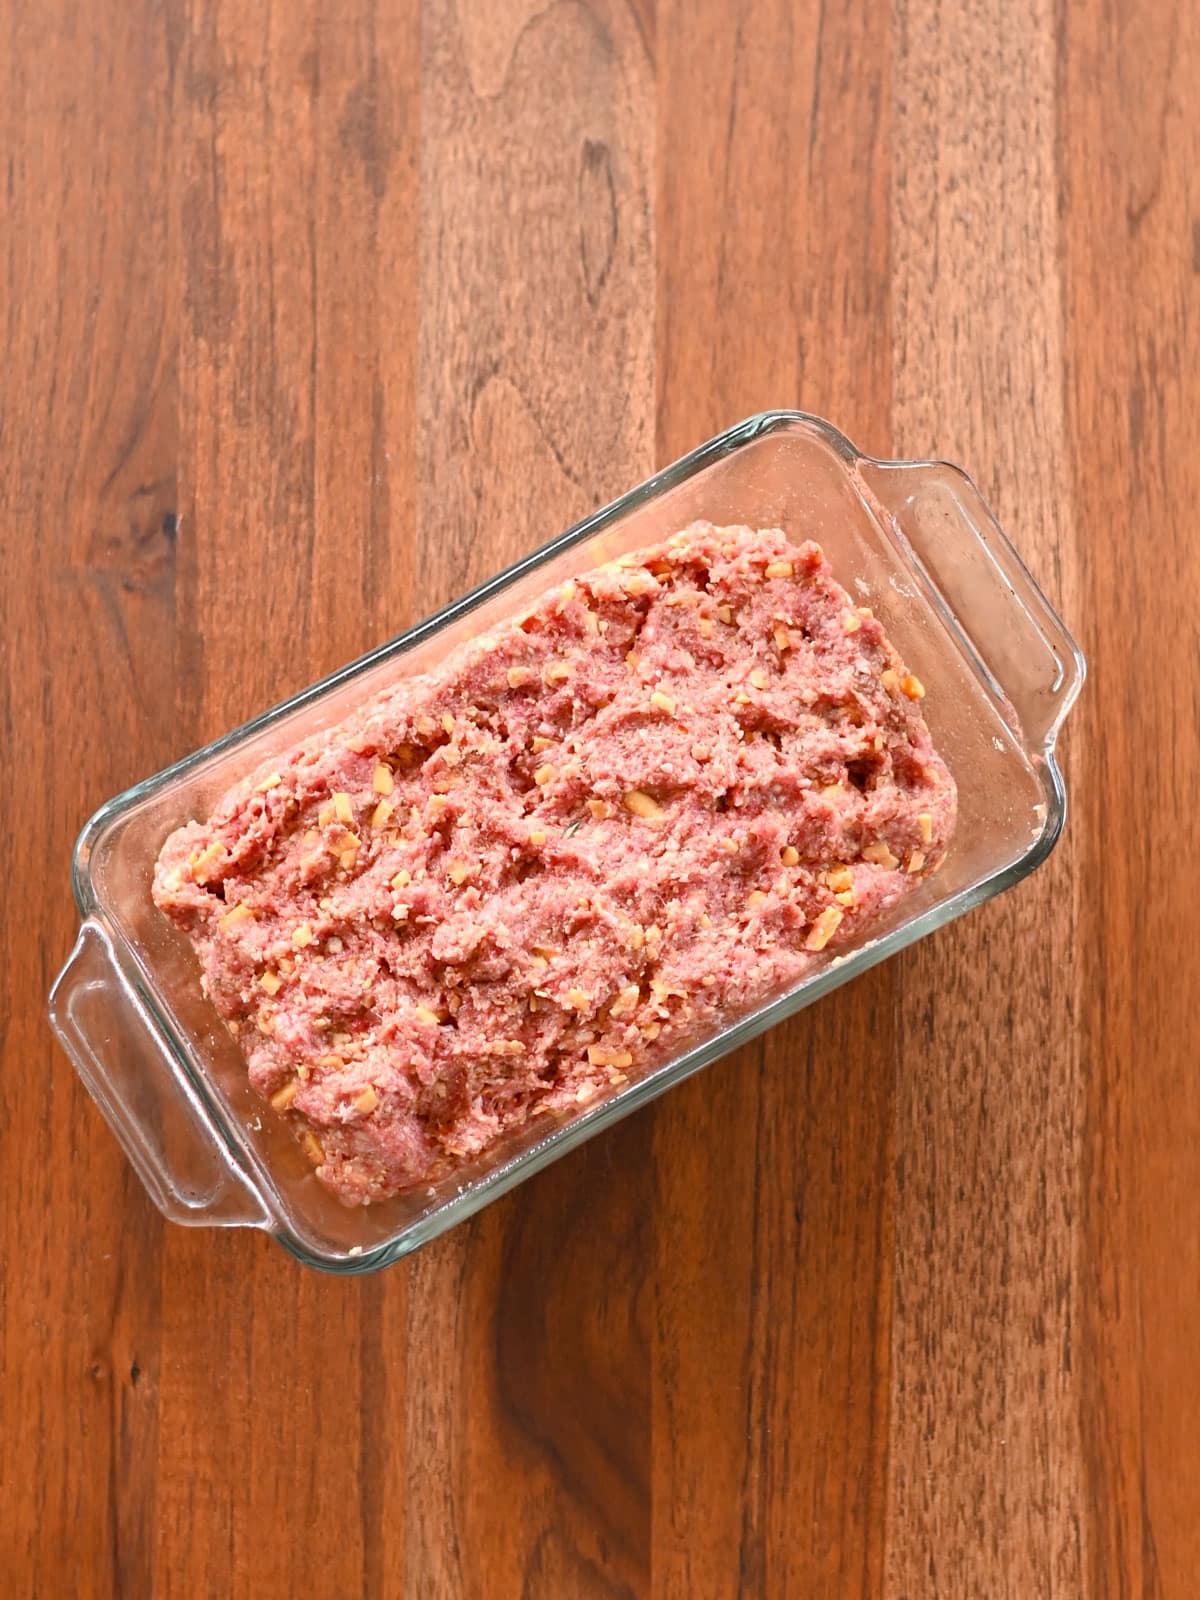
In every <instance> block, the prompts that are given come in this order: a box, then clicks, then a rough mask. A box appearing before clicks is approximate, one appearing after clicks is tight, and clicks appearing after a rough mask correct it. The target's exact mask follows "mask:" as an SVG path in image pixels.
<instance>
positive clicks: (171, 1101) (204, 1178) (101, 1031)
mask: <svg viewBox="0 0 1200 1600" xmlns="http://www.w3.org/2000/svg"><path fill="white" fill-rule="evenodd" d="M50 1021H51V1025H52V1026H53V1028H54V1031H55V1033H56V1034H57V1035H58V1037H59V1039H60V1040H61V1041H62V1043H63V1045H64V1046H65V1048H66V1051H67V1054H68V1055H69V1056H70V1057H71V1060H72V1062H73V1063H74V1065H75V1069H76V1071H77V1072H78V1073H79V1076H80V1077H81V1078H82V1079H83V1082H84V1085H85V1087H86V1088H87V1090H88V1093H89V1094H90V1095H91V1096H92V1099H93V1100H95V1102H96V1104H97V1105H98V1106H99V1107H100V1110H101V1111H102V1112H103V1114H104V1117H105V1120H106V1121H107V1122H108V1125H109V1127H110V1128H111V1129H112V1131H113V1132H114V1133H115V1134H116V1136H117V1139H118V1141H119V1143H120V1145H121V1148H122V1149H123V1150H124V1151H125V1154H126V1155H127V1156H128V1157H129V1160H130V1162H131V1163H132V1164H133V1167H134V1169H135V1170H136V1172H137V1175H138V1177H139V1178H140V1179H141V1181H142V1183H143V1184H144V1186H145V1188H146V1192H147V1193H148V1194H149V1196H150V1198H151V1199H152V1200H153V1201H154V1203H155V1205H156V1206H157V1207H158V1209H159V1210H160V1211H161V1212H162V1214H163V1216H164V1217H167V1218H168V1219H169V1220H170V1221H172V1222H181V1223H185V1224H189V1225H191V1226H193V1227H212V1226H218V1227H219V1226H236V1225H243V1226H257V1227H262V1226H264V1225H265V1224H266V1223H267V1221H268V1218H267V1213H266V1211H265V1209H264V1207H263V1205H262V1202H261V1201H260V1200H259V1198H258V1197H257V1196H256V1195H255V1193H254V1192H253V1190H252V1189H251V1188H250V1186H249V1184H248V1183H247V1181H246V1179H245V1177H244V1176H243V1175H242V1172H241V1169H240V1167H239V1166H238V1165H237V1164H236V1162H235V1161H234V1158H233V1156H232V1154H231V1153H230V1151H229V1150H228V1147H227V1146H226V1145H225V1143H224V1141H223V1139H222V1138H221V1135H220V1133H219V1132H218V1131H217V1128H216V1126H215V1124H214V1123H213V1120H212V1117H211V1116H210V1114H209V1112H208V1109H207V1107H206V1106H205V1105H204V1103H203V1101H202V1100H201V1099H200V1096H199V1095H198V1094H197V1092H196V1089H195V1086H194V1084H193V1083H192V1082H191V1080H190V1079H189V1078H188V1076H187V1074H186V1072H185V1071H184V1070H183V1068H182V1066H181V1065H180V1063H179V1062H178V1061H177V1060H176V1058H175V1055H174V1052H173V1051H172V1050H171V1048H170V1046H169V1044H168V1043H167V1041H166V1039H164V1038H163V1036H162V1033H161V1031H160V1029H159V1027H158V1025H157V1023H156V1022H155V1020H154V1018H153V1017H152V1016H151V1014H150V1012H149V1011H148V1009H147V1007H146V1005H145V1003H144V1001H143V1000H142V999H141V997H140V996H139V995H138V993H137V992H136V990H135V989H134V987H133V985H132V984H131V983H130V982H129V979H128V977H127V976H126V974H125V973H124V971H123V970H122V968H121V964H120V962H119V961H118V960H117V958H116V955H115V953H114V951H113V947H112V941H111V940H110V938H109V935H108V932H107V931H106V929H105V928H104V927H103V925H102V924H101V923H100V922H98V921H96V920H95V919H94V918H89V919H88V920H87V921H86V922H85V923H84V924H83V927H82V928H81V929H80V933H79V938H78V939H77V940H76V943H75V948H74V950H72V952H71V954H70V957H69V958H68V960H67V964H66V966H64V968H63V970H62V972H61V973H59V975H58V978H57V979H56V981H55V984H54V987H53V989H52V990H51V991H50Z"/></svg>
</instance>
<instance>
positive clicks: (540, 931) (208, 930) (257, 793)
mask: <svg viewBox="0 0 1200 1600" xmlns="http://www.w3.org/2000/svg"><path fill="white" fill-rule="evenodd" d="M398 672H403V664H402V663H401V665H400V667H399V669H398ZM923 695H924V688H923V686H922V685H921V684H920V683H919V682H918V681H917V680H916V679H915V678H914V677H912V676H911V674H909V673H908V672H907V671H906V669H905V667H904V665H903V664H902V663H901V662H900V660H899V659H898V657H897V656H896V653H895V651H894V650H893V649H892V648H891V646H890V644H889V643H888V641H887V639H886V638H885V636H884V633H883V630H882V628H881V627H880V624H879V623H878V622H877V621H876V619H875V618H874V617H873V616H872V615H871V614H870V612H869V611H867V610H866V609H865V608H858V607H856V606H855V605H854V604H853V602H852V601H851V599H850V597H849V596H848V595H847V593H846V592H845V590H844V589H842V588H841V587H840V586H839V585H838V583H837V582H836V581H835V579H834V576H833V574H832V572H831V570H830V568H829V565H828V563H827V562H826V560H825V558H824V556H823V554H822V552H821V550H820V549H819V547H818V546H817V545H815V544H812V543H802V544H798V545H793V544H791V543H789V542H788V540H787V539H786V538H785V536H784V535H783V534H782V533H781V532H779V531H777V530H759V531H755V530H753V529H750V528H746V527H714V526H712V524H710V523H706V522H698V523H694V524H693V525H692V526H690V527H688V528H686V529H685V530H684V531H683V532H681V533H679V534H677V535H675V537H674V538H672V539H670V540H667V541H666V542H664V543H662V544H659V545H656V546H654V547H653V548H650V549H645V550H641V551H638V552H637V553H636V554H634V555H630V556H625V557H622V558H621V560H619V561H617V562H615V563H610V564H609V565H607V566H605V567H602V568H600V569H598V570H595V571H592V572H587V573H584V574H581V575H580V576H578V577H577V578H575V579H574V580H573V581H572V582H568V583H565V584H563V585H562V586H561V587H559V588H556V589H554V590H553V591H552V592H550V593H548V594H545V595H543V596H542V597H541V598H540V599H539V600H537V601H536V602H534V603H532V604H531V605H527V606H526V607H525V608H524V609H522V610H521V611H519V612H518V613H517V614H516V615H514V617H513V618H512V620H511V621H509V622H506V623H504V624H502V625H500V626H498V627H496V628H493V629H492V630H491V631H490V632H488V633H487V634H485V635H482V636H481V637H479V638H477V639H474V640H471V641H469V642H468V643H466V644H464V645H462V646H460V647H459V648H458V649H456V650H455V651H454V652H453V653H452V654H450V655H448V656H447V658H446V659H445V661H444V662H443V663H442V664H441V665H440V666H439V667H438V668H437V669H436V670H435V671H433V672H430V673H428V674H426V675H423V676H420V677H411V676H410V677H407V678H404V677H400V676H398V677H397V681H396V683H395V684H394V686H392V687H390V688H389V689H387V690H386V691H385V692H384V693H382V694H377V695H375V696H374V697H373V698H372V699H370V700H369V701H366V702H365V703H364V704H363V705H362V706H361V707H360V708H359V710H358V711H357V712H356V713H355V714H353V715H352V716H350V717H348V718H347V719H346V720H345V721H344V722H343V723H342V724H341V725H340V726H339V727H337V728H335V729H332V730H330V731H327V732H325V733H322V734H320V735H317V736H314V737H312V738H309V739H306V740H305V741H304V742H303V743H300V744H297V745H295V746H294V747H292V748H290V749H281V750H280V751H279V753H278V755H277V756H276V757H275V758H274V759H273V760H272V761H271V762H270V763H269V764H267V765H265V766H263V767H262V768H260V769H259V770H258V771H257V772H256V773H254V774H252V775H251V776H250V777H249V778H248V779H246V780H245V781H244V782H242V783H240V784H238V785H237V786H236V787H234V788H232V789H231V790H230V791H229V792H228V793H227V794H225V795H224V796H223V797H222V798H221V799H220V800H219V801H218V802H217V804H216V805H215V807H214V808H213V810H212V812H211V814H210V815H209V816H208V817H207V818H206V819H205V820H204V821H195V822H190V823H188V824H187V825H186V826H185V827H182V828H180V829H179V830H178V831H177V832H175V833H173V834H172V835H171V836H170V838H168V839H167V841H166V843H165V845H164V846H163V849H162V852H161V854H160V856H159V859H158V862H157V865H156V868H155V874H154V887H153V893H154V898H155V901H156V903H157V905H158V906H159V907H160V908H161V909H162V911H164V912H165V913H166V915H167V916H169V917H170V918H171V919H172V921H173V922H175V923H176V924H177V925H178V926H179V927H180V928H181V929H183V930H184V932H185V933H186V934H187V935H188V936H189V938H190V939H191V941H192V943H193V945H194V947H195V950H196V953H197V955H198V958H199V961H200V966H201V972H202V979H201V981H202V984H203V987H204V990H205V993H206V994H207V995H208V997H209V998H210V1000H211V1001H212V1003H213V1004H214V1005H215V1007H216V1008H217V1010H218V1011H219V1012H220V1014H221V1016H222V1017H223V1018H224V1020H225V1022H226V1024H227V1025H228V1027H229V1029H230V1030H231V1032H232V1033H233V1035H234V1036H235V1038H236V1039H237V1041H238V1044H239V1046H240V1048H241V1050H242V1052H243V1053H244V1055H245V1058H246V1061H247V1064H248V1069H249V1074H250V1078H251V1081H252V1082H253V1084H254V1086H255V1088H256V1089H257V1090H258V1091H259V1092H260V1093H261V1094H262V1095H263V1096H264V1097H266V1098H267V1099H268V1100H269V1101H270V1103H271V1105H272V1106H273V1107H274V1108H275V1110H276V1112H278V1113H279V1114H280V1115H282V1116H285V1117H286V1118H287V1119H288V1120H289V1121H290V1122H291V1123H292V1124H293V1125H294V1127H295V1130H296V1133H297V1136H298V1137H299V1139H300V1141H301V1143H302V1144H303V1146H304V1149H305V1151H306V1153H307V1154H308V1157H309V1159H310V1160H311V1161H312V1163H313V1165H314V1167H315V1169H316V1173H317V1177H318V1178H319V1179H320V1181H321V1182H322V1183H324V1184H325V1185H326V1186H327V1187H328V1188H329V1189H330V1190H331V1191H332V1192H333V1193H334V1194H335V1195H337V1196H338V1197H339V1198H340V1199H341V1200H342V1201H344V1202H346V1203H347V1204H351V1205H355V1204H364V1203H367V1202H370V1201H377V1200H381V1199H384V1198H386V1197H388V1196H391V1195H394V1194H396V1193H398V1192H400V1191H402V1190H405V1189H408V1188H411V1187H412V1186H414V1185H420V1184H426V1183H431V1182H433V1181H435V1180H437V1179H439V1178H442V1177H444V1176H446V1175H447V1174H448V1173H452V1172H453V1171H455V1170H456V1169H457V1168H459V1167H461V1166H463V1165H464V1164H465V1163H467V1162H471V1163H472V1164H473V1165H474V1163H475V1160H476V1158H478V1157H479V1156H481V1155H483V1154H484V1153H485V1152H487V1151H488V1150H489V1149H490V1148H491V1147H493V1146H495V1145H497V1144H502V1143H503V1140H504V1137H505V1136H506V1135H507V1134H508V1133H510V1132H512V1131H515V1130H518V1129H520V1128H522V1127H523V1126H525V1125H526V1124H527V1122H528V1121H529V1119H530V1118H532V1117H539V1116H543V1115H551V1116H552V1117H557V1116H558V1115H560V1114H563V1113H578V1112H579V1111H581V1110H582V1109H583V1108H584V1107H586V1106H587V1105H589V1104H590V1103H594V1102H595V1101H596V1100H597V1099H599V1098H600V1097H602V1096H607V1095H609V1094H611V1093H612V1092H613V1091H614V1089H616V1088H619V1087H620V1086H622V1085H624V1084H625V1083H626V1082H628V1081H630V1080H633V1079H635V1078H637V1077H640V1076H641V1075H643V1074H644V1073H646V1072H647V1071H648V1070H650V1069H652V1068H654V1067H656V1066H659V1065H661V1064H662V1063H663V1062H664V1061H666V1060H667V1059H669V1058H670V1057H672V1056H674V1055H677V1054H678V1053H679V1052H680V1051H682V1050H683V1049H685V1048H687V1047H689V1046H690V1045H692V1044H694V1043H696V1042H698V1041H699V1040H701V1039H703V1038H706V1037H709V1036H711V1035H712V1034H714V1033H715V1032H717V1031H718V1030H719V1029H720V1028H721V1027H723V1026H724V1025H726V1024H727V1023H729V1022H730V1021H732V1020H734V1019H735V1018H737V1017H738V1016H741V1015H743V1014H745V1013H746V1012H747V1011H748V1010H750V1009H753V1008H754V1007H756V1006H758V1005H760V1004H761V1003H763V1002H764V1001H766V1000H768V999H770V998H772V997H773V996H774V995H776V994H778V993H780V992H781V991H782V990H785V989H787V988H790V987H792V986H793V985H795V984H796V983H797V982H799V981H800V980H801V979H803V978H805V977H806V976H808V975H809V974H810V973H811V972H813V971H814V970H815V969H817V968H818V967H819V966H821V965H823V964H824V963H826V962H828V961H829V959H830V958H831V957H832V956H834V955H836V953H837V952H838V950H839V948H840V947H844V946H846V945H848V944H849V943H851V942H855V941H858V940H860V939H861V938H862V937H863V936H864V935H865V934H869V932H870V929H871V926H872V924H873V923H874V922H876V921H877V919H878V918H879V915H880V913H881V912H882V911H883V910H884V909H885V908H887V907H889V906H891V905H892V904H893V903H894V902H895V901H896V900H897V899H898V898H899V897H900V896H901V895H903V894H904V893H905V892H906V890H908V889H909V888H910V887H911V886H912V885H914V884H915V883H917V882H919V881H920V880H921V879H922V878H923V877H924V876H925V875H926V874H928V873H929V872H931V871H934V870H936V868H937V867H938V866H939V865H940V864H941V861H942V859H943V858H944V856H945V853H946V850H947V848H948V847H949V843H950V838H951V834H952V831H953V826H954V815H955V809H956V800H955V788H954V783H953V780H952V778H951V776H950V774H949V772H948V771H947V769H946V767H945V765H944V763H943V762H942V760H941V759H940V758H939V756H938V755H937V754H936V752H935V750H934V748H933V745H932V741H931V739H930V735H929V731H928V728H927V727H926V724H925V721H924V718H923V717H922V715H921V699H922V697H923ZM547 1126H548V1127H549V1124H548V1125H547Z"/></svg>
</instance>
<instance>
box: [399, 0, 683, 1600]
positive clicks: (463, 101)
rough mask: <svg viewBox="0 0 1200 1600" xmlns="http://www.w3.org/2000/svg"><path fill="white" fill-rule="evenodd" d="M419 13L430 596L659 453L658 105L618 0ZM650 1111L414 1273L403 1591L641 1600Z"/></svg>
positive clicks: (642, 43) (511, 0)
mask: <svg viewBox="0 0 1200 1600" xmlns="http://www.w3.org/2000/svg"><path fill="white" fill-rule="evenodd" d="M424 22H425V27H424V34H423V39H424V50H423V56H422V145H421V285H422V296H421V305H420V314H419V352H420V356H419V359H420V372H421V409H420V414H419V418H418V459H419V463H420V469H419V486H420V488H419V501H418V523H419V527H420V530H421V538H422V541H423V544H424V549H425V554H426V563H427V567H426V584H427V586H428V593H429V595H430V598H431V599H435V598H436V599H443V598H449V597H450V596H451V595H452V594H454V593H456V592H458V591H460V590H461V589H462V588H463V587H464V583H469V582H477V581H479V580H481V579H483V578H485V577H487V576H488V575H489V574H490V573H492V572H494V571H496V570H497V569H498V568H500V567H502V566H505V565H507V564H508V563H509V562H510V561H512V560H513V559H515V557H517V556H518V555H520V554H523V553H524V552H525V551H527V550H530V549H532V548H534V547H535V546H536V545H537V544H538V543H540V542H541V541H542V540H543V539H545V538H547V537H549V535H550V534H552V533H553V532H555V531H556V529H557V527H558V526H559V525H560V524H562V523H566V522H569V521H571V520H572V519H574V518H576V517H579V516H582V515H583V514H584V513H585V512H586V511H588V510H589V509H590V508H591V507H593V506H594V505H596V504H599V503H601V502H603V501H604V500H607V499H610V498H612V496H613V495H615V494H617V493H619V492H620V491H621V489H622V487H623V486H624V485H626V484H628V483H630V482H632V481H636V480H637V479H638V478H639V477H641V476H643V475H645V474H647V473H648V472H649V471H651V470H652V468H653V465H654V457H653V439H652V427H653V411H654V389H653V336H654V299H653V275H652V274H653V256H652V232H651V221H650V205H651V195H650V189H651V183H652V173H653V131H654V130H653V99H652V86H651V78H650V54H649V50H650V43H651V41H650V40H649V39H648V38H647V36H646V34H645V32H644V30H643V26H642V19H641V18H640V17H639V16H638V15H637V14H636V13H633V12H631V11H630V10H629V9H628V8H627V7H626V6H624V5H623V4H612V3H608V0H592V3H589V4H581V5H560V6H552V7H549V8H547V7H545V6H544V5H542V4H540V3H538V0H505V3H503V4H500V5H496V4H492V3H489V0H459V3H457V4H451V3H449V0H444V3H440V4H429V5H427V6H426V8H425V15H424ZM548 135H549V136H548ZM551 508H553V509H551ZM547 519H549V520H547ZM651 1128H652V1121H651V1119H650V1118H649V1117H645V1118H639V1119H638V1120H637V1121H635V1122H634V1123H633V1124H630V1125H626V1126H625V1127H623V1128H621V1129H620V1130H619V1131H618V1132H617V1133H616V1134H615V1135H614V1137H613V1138H612V1139H611V1140H606V1141H605V1143H604V1144H603V1145H601V1146H598V1147H594V1148H591V1149H589V1150H587V1151H586V1152H585V1153H584V1154H583V1155H582V1157H581V1159H580V1160H579V1161H578V1162H572V1163H569V1164H566V1165H564V1166H562V1167H559V1168H557V1169H555V1170H554V1171H553V1172H551V1173H547V1174H545V1175H543V1176H542V1177H541V1178H539V1179H536V1180H535V1181H534V1182H532V1183H531V1184H529V1185H528V1186H527V1187H526V1188H525V1189H524V1190H523V1191H522V1192H521V1194H520V1195H518V1196H516V1197H514V1198H513V1199H511V1200H507V1201H504V1202H502V1203H501V1204H500V1205H498V1206H497V1207H495V1208H494V1209H492V1210H491V1211H490V1212H487V1213H485V1214H484V1215H483V1216H481V1217H480V1218H479V1219H478V1220H477V1221H476V1222H473V1223H471V1224H469V1225H468V1226H467V1227H465V1228H462V1229H459V1230H458V1231H457V1232H456V1233H455V1234H454V1235H452V1236H451V1237H450V1238H448V1239H446V1240H444V1241H440V1242H439V1243H438V1244H437V1245H435V1246H434V1247H433V1248H432V1249H430V1250H428V1251H426V1252H424V1254H423V1255H422V1257H421V1258H420V1259H419V1260H417V1261H416V1262H414V1264H413V1267H412V1273H411V1285H412V1291H411V1292H412V1322H411V1334H410V1342H409V1378H410V1396H411V1401H410V1407H409V1412H408V1418H407V1431H406V1439H407V1444H408V1462H409V1474H408V1480H407V1504H408V1508H409V1518H410V1527H411V1530H412V1532H411V1539H410V1546H409V1552H408V1559H407V1566H406V1578H407V1584H408V1589H409V1592H411V1593H412V1594H413V1595H426V1594H428V1595H437V1596H439V1597H440V1596H446V1597H447V1600H449V1597H458V1596H462V1597H464V1600H465V1597H468V1596H469V1597H475V1596H478V1597H480V1600H490V1597H491V1596H493V1595H496V1594H512V1595H518V1594H519V1595H522V1596H523V1597H525V1600H543V1597H544V1600H552V1597H557V1596H559V1595H564V1594H570V1595H578V1596H579V1597H580V1600H591V1597H593V1596H595V1597H601V1596H604V1597H609V1596H617V1595H620V1596H632V1595H637V1594H643V1593H645V1592H646V1585H647V1582H648V1574H649V1495H648V1484H647V1481H646V1480H647V1475H648V1463H649V1430H650V1411H649V1368H648V1361H647V1336H646V1329H645V1325H644V1313H643V1311H642V1309H641V1306H640V1303H639V1295H640V1293H641V1291H642V1290H643V1288H645V1289H646V1290H647V1291H648V1290H649V1288H650V1286H649V1284H648V1283H647V1282H646V1280H647V1277H648V1273H647V1264H648V1260H649V1256H650V1249H649V1241H650V1232H649V1230H650V1220H651V1211H652V1187H651V1178H650V1165H649V1154H650V1137H651Z"/></svg>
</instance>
